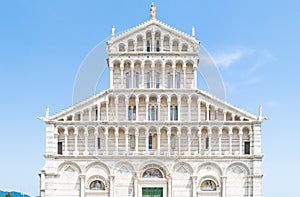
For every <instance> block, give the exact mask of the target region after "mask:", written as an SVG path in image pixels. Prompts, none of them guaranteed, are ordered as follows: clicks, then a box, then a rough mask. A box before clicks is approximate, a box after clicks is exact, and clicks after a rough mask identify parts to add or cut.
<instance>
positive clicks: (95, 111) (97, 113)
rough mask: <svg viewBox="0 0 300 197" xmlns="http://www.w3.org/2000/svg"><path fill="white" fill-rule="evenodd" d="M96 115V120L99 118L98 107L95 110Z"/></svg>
mask: <svg viewBox="0 0 300 197" xmlns="http://www.w3.org/2000/svg"><path fill="white" fill-rule="evenodd" d="M95 113H96V114H95V115H96V120H98V109H96V111H95ZM99 120H100V118H99Z"/></svg>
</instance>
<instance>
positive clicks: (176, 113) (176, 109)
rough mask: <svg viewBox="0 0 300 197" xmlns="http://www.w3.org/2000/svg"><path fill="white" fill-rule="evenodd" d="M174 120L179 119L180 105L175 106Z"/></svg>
mask: <svg viewBox="0 0 300 197" xmlns="http://www.w3.org/2000/svg"><path fill="white" fill-rule="evenodd" d="M174 120H178V107H177V106H175V107H174Z"/></svg>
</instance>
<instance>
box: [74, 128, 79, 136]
mask: <svg viewBox="0 0 300 197" xmlns="http://www.w3.org/2000/svg"><path fill="white" fill-rule="evenodd" d="M74 135H75V136H77V135H78V128H77V127H75V129H74Z"/></svg>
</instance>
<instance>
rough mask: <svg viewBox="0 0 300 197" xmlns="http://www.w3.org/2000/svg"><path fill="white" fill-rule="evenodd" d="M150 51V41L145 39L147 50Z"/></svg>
mask: <svg viewBox="0 0 300 197" xmlns="http://www.w3.org/2000/svg"><path fill="white" fill-rule="evenodd" d="M150 51H151V45H150V41H149V40H147V52H150Z"/></svg>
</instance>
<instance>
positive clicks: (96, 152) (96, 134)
mask: <svg viewBox="0 0 300 197" xmlns="http://www.w3.org/2000/svg"><path fill="white" fill-rule="evenodd" d="M94 137H95V144H94V145H95V150H94V155H98V137H99V133H98V128H97V127H95V129H94Z"/></svg>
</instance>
